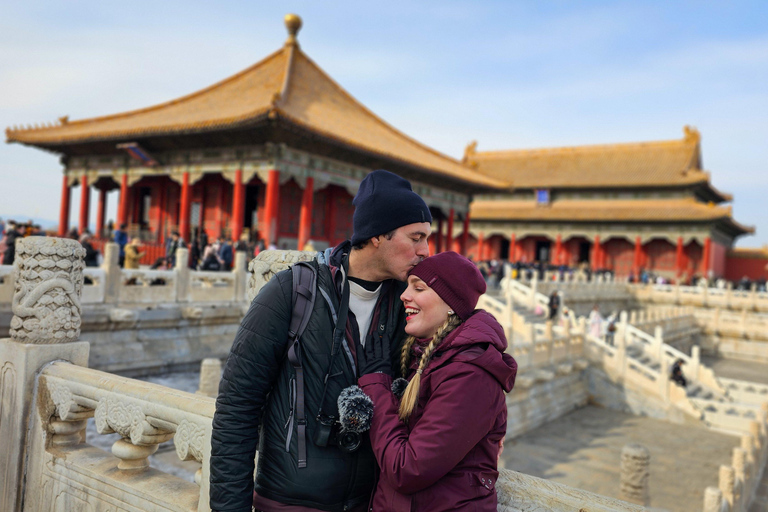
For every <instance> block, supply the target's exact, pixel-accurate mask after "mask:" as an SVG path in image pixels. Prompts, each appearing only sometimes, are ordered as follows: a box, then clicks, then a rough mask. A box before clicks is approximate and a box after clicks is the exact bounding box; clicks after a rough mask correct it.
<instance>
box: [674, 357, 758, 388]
mask: <svg viewBox="0 0 768 512" xmlns="http://www.w3.org/2000/svg"><path fill="white" fill-rule="evenodd" d="M701 362H702V363H704V364H705V365H707V366H709V367H710V368H712V369H713V370H715V373H716V374H717V375H718V377H725V378H727V379H739V380H748V381H750V382H757V383H759V384H768V363H761V362H759V361H742V360H738V359H724V358H721V357H702V358H701ZM683 371H685V367H683Z"/></svg>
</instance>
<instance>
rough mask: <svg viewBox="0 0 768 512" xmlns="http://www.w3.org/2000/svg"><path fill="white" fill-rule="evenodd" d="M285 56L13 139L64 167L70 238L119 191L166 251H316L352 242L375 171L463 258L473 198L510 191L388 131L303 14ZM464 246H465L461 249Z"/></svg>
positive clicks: (126, 213)
mask: <svg viewBox="0 0 768 512" xmlns="http://www.w3.org/2000/svg"><path fill="white" fill-rule="evenodd" d="M286 26H287V28H288V31H289V37H288V40H287V41H286V43H285V45H284V46H283V47H282V48H281V49H279V50H278V51H276V52H275V53H273V54H272V55H269V56H268V57H266V58H265V59H264V60H262V61H261V62H258V63H257V64H255V65H254V66H252V67H250V68H248V69H246V70H244V71H242V72H240V73H238V74H236V75H234V76H231V77H229V78H227V79H225V80H223V81H221V82H219V83H217V84H214V85H212V86H210V87H208V88H206V89H203V90H201V91H198V92H195V93H193V94H190V95H188V96H184V97H182V98H178V99H175V100H173V101H169V102H167V103H163V104H161V105H156V106H152V107H148V108H143V109H139V110H135V111H132V112H126V113H121V114H115V115H109V116H105V117H98V118H93V119H83V120H78V121H70V120H69V119H68V118H66V117H64V118H61V119H60V120H59V122H58V123H56V124H55V125H52V126H43V127H34V128H26V129H9V130H6V136H7V139H8V142H18V143H22V144H26V145H30V146H34V147H37V148H41V149H45V150H48V151H52V152H55V153H59V154H61V155H62V162H63V163H64V167H65V169H64V176H63V178H62V193H61V213H60V219H59V221H60V222H59V234H60V235H64V234H65V233H66V232H67V230H68V226H69V214H70V212H69V210H70V207H69V200H70V194H71V193H72V188H73V187H75V186H78V185H79V193H80V194H81V197H82V199H81V203H80V212H79V219H78V221H79V229H80V231H81V232H82V231H83V230H85V229H86V227H87V224H88V218H89V206H90V192H91V189H92V188H93V189H95V190H96V191H98V206H97V208H98V210H97V223H96V224H97V233H102V232H103V228H104V211H105V200H106V194H107V192H108V191H109V190H111V189H116V188H119V189H120V192H119V207H118V216H117V224H118V225H120V224H123V223H126V224H128V225H129V226H130V227H129V231H130V232H131V234H132V235H134V236H136V235H138V236H141V237H142V238H143V239H144V240H146V241H149V242H155V243H157V244H162V243H163V242H164V240H165V239H166V238H167V237H168V236H169V234H170V233H171V231H173V230H178V231H179V232H180V233H181V235H182V237H183V238H185V239H186V240H189V239H190V236H191V235H193V234H194V233H195V232H196V231H197V230H198V229H202V230H205V232H206V233H207V234H208V236H209V237H218V236H226V237H228V238H232V239H235V240H236V239H238V238H239V237H240V236H241V234H242V233H243V232H244V231H247V232H249V233H250V234H251V236H253V237H256V236H258V237H260V238H261V239H263V240H264V241H265V243H266V244H267V245H269V244H270V243H274V244H275V245H276V246H277V247H280V248H283V247H285V248H296V247H299V248H301V247H303V246H304V244H305V243H306V242H307V241H308V240H310V239H311V240H312V241H313V245H314V246H315V248H318V249H320V248H324V247H327V246H329V245H330V246H332V245H335V244H337V243H339V242H341V241H343V240H345V239H346V238H348V237H350V236H351V234H352V212H353V205H352V198H353V196H354V194H355V193H356V191H357V188H358V186H359V184H360V181H362V179H363V177H364V176H365V175H366V174H367V173H369V172H370V171H372V170H374V169H378V168H384V169H388V170H390V171H392V172H395V173H397V174H399V175H401V176H403V177H405V178H407V179H409V180H410V181H411V183H412V184H413V188H414V190H415V191H416V192H417V193H418V194H420V195H421V196H422V197H423V198H424V199H425V201H426V202H427V204H428V205H429V206H430V208H431V209H432V212H433V217H434V219H435V227H434V230H433V232H435V233H436V236H433V237H432V238H433V239H434V240H432V246H433V250H435V251H438V250H441V249H443V248H444V247H447V246H453V240H452V235H453V233H454V231H455V229H454V223H456V224H457V225H461V226H462V229H461V231H462V232H467V233H468V230H466V229H464V228H463V226H466V225H467V224H468V222H469V217H468V212H469V204H470V200H471V197H472V194H475V193H480V192H491V191H498V190H509V186H508V184H506V183H505V182H503V181H502V180H498V179H496V178H491V177H487V176H484V175H482V174H479V173H476V172H473V171H472V170H471V169H469V168H468V167H466V166H465V165H463V164H462V163H461V162H459V161H458V160H456V159H453V158H450V157H448V156H446V155H443V154H440V153H438V152H437V151H434V150H432V149H430V148H428V147H426V146H424V145H423V144H421V143H419V142H417V141H415V140H413V139H411V138H409V137H407V136H406V135H404V134H403V133H401V132H399V131H398V130H396V129H395V128H393V127H391V126H390V125H388V124H387V123H385V122H384V121H382V120H381V119H379V118H378V117H377V116H376V115H374V114H373V113H372V112H370V111H369V110H368V109H366V108H365V107H364V106H363V105H361V104H360V103H358V102H357V101H356V100H355V99H354V98H352V97H351V96H350V95H349V94H348V93H347V92H346V91H345V90H344V89H342V88H341V87H340V86H339V85H337V84H336V83H335V82H334V81H333V80H332V79H331V78H330V77H329V76H328V75H327V74H326V73H325V72H323V70H322V69H320V68H319V67H318V66H317V65H316V64H315V63H314V62H312V60H310V58H309V57H307V55H306V54H305V53H304V52H303V51H301V49H300V48H299V44H298V42H297V40H296V35H297V33H298V31H299V29H300V28H301V19H300V18H299V17H298V16H294V15H288V16H286ZM457 242H458V243H459V244H460V245H466V240H465V239H459V240H457Z"/></svg>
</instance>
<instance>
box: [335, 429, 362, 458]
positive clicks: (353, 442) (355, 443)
mask: <svg viewBox="0 0 768 512" xmlns="http://www.w3.org/2000/svg"><path fill="white" fill-rule="evenodd" d="M336 441H337V444H338V446H339V450H341V451H343V452H347V453H352V452H354V451H355V450H357V449H358V448H360V444H361V443H362V441H363V438H362V436H361V435H360V434H359V433H358V432H352V431H349V430H342V431H341V432H339V435H338V437H337V439H336Z"/></svg>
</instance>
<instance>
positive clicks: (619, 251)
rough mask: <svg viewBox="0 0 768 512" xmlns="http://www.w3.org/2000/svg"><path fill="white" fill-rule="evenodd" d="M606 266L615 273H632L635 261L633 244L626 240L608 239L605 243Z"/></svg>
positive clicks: (623, 274) (624, 274)
mask: <svg viewBox="0 0 768 512" xmlns="http://www.w3.org/2000/svg"><path fill="white" fill-rule="evenodd" d="M605 256H606V258H605V259H606V266H607V267H608V268H609V269H611V270H613V271H614V272H615V273H616V274H618V275H622V276H626V275H629V274H630V273H632V266H633V265H634V262H635V246H634V244H631V243H629V242H628V241H626V240H616V239H613V240H609V241H608V242H606V244H605Z"/></svg>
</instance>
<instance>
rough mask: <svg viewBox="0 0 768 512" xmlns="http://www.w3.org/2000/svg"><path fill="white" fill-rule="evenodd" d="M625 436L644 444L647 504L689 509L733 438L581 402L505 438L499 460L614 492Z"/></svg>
mask: <svg viewBox="0 0 768 512" xmlns="http://www.w3.org/2000/svg"><path fill="white" fill-rule="evenodd" d="M628 443H639V444H642V445H644V446H645V447H647V448H648V450H649V451H650V452H651V466H650V470H651V475H650V484H649V486H650V496H651V506H652V507H654V508H660V509H665V510H669V511H671V512H690V511H699V510H701V508H702V506H703V503H704V489H705V488H706V487H707V486H715V487H716V486H717V479H718V468H719V467H720V465H721V464H730V461H731V453H732V450H733V448H734V447H736V446H738V445H739V439H738V438H737V437H734V436H729V435H725V434H720V433H716V432H711V431H709V430H707V429H706V428H705V427H699V426H690V425H685V426H683V425H674V424H671V423H667V422H665V421H661V420H655V419H651V418H646V417H639V416H632V415H630V414H626V413H622V412H617V411H613V410H609V409H603V408H600V407H595V406H587V407H583V408H581V409H578V410H576V411H574V412H572V413H570V414H567V415H565V416H563V417H561V418H558V419H556V420H554V421H552V422H550V423H547V424H546V425H544V426H542V427H540V428H538V429H536V430H534V431H532V432H528V433H527V434H524V435H522V436H520V437H518V438H516V439H512V440H509V441H507V443H506V445H505V450H504V453H503V455H502V460H501V463H503V464H504V467H506V468H508V469H513V470H515V471H521V472H523V473H527V474H530V475H534V476H538V477H541V478H546V479H549V480H553V481H555V482H560V483H563V484H566V485H570V486H572V487H578V488H581V489H585V490H588V491H592V492H596V493H599V494H603V495H605V496H610V497H614V498H620V496H619V479H620V476H619V464H620V460H621V449H622V447H623V446H624V445H626V444H628ZM755 510H764V509H755Z"/></svg>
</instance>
